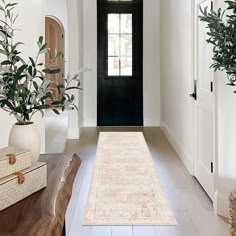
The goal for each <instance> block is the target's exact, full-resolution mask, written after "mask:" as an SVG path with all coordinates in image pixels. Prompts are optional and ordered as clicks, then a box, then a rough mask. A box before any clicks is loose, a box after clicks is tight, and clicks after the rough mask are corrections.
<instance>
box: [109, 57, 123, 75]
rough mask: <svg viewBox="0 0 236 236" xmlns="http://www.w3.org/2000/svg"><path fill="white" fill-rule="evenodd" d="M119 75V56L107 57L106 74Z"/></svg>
mask: <svg viewBox="0 0 236 236" xmlns="http://www.w3.org/2000/svg"><path fill="white" fill-rule="evenodd" d="M119 75H120V61H119V57H109V58H108V76H119Z"/></svg>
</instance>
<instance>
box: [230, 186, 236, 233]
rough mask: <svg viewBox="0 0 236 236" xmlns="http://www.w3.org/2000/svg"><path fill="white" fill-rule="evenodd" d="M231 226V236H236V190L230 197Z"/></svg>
mask: <svg viewBox="0 0 236 236" xmlns="http://www.w3.org/2000/svg"><path fill="white" fill-rule="evenodd" d="M229 225H230V233H229V235H230V236H236V190H234V191H232V192H231V194H230V196H229Z"/></svg>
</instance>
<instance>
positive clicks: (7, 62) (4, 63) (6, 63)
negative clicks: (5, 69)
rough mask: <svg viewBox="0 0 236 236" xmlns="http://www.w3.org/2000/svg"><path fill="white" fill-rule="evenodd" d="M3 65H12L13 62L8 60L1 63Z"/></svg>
mask: <svg viewBox="0 0 236 236" xmlns="http://www.w3.org/2000/svg"><path fill="white" fill-rule="evenodd" d="M1 65H2V66H7V65H11V62H10V61H8V60H6V61H3V62H1Z"/></svg>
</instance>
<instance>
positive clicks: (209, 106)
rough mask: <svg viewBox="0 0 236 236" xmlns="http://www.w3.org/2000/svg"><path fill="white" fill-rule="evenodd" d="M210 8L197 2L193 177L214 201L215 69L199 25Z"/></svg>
mask: <svg viewBox="0 0 236 236" xmlns="http://www.w3.org/2000/svg"><path fill="white" fill-rule="evenodd" d="M200 6H201V7H202V8H205V7H208V9H209V10H210V9H211V7H212V2H211V1H210V0H196V1H195V86H196V87H195V92H196V100H195V163H194V174H195V177H196V178H197V179H198V181H199V182H200V184H201V185H202V187H203V188H204V189H205V191H206V192H207V194H208V195H209V197H210V198H211V199H213V194H214V173H213V172H214V157H213V148H214V147H213V140H214V138H213V137H214V136H213V132H214V130H213V127H214V125H213V123H214V122H213V120H214V119H213V118H214V117H213V111H214V96H213V70H212V69H210V68H209V67H210V65H211V64H212V46H211V45H209V44H207V43H206V39H207V38H208V37H207V29H206V24H205V23H203V22H200V20H199V18H198V17H199V15H200V14H201V12H200V10H199V7H200Z"/></svg>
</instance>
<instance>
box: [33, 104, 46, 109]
mask: <svg viewBox="0 0 236 236" xmlns="http://www.w3.org/2000/svg"><path fill="white" fill-rule="evenodd" d="M34 108H35V109H37V110H44V109H47V108H50V105H47V104H44V105H40V106H36V107H34Z"/></svg>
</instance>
